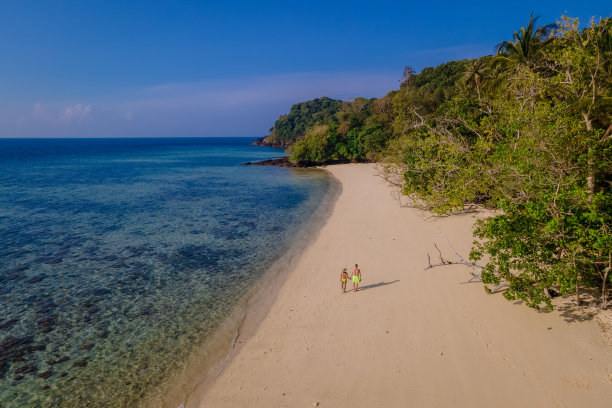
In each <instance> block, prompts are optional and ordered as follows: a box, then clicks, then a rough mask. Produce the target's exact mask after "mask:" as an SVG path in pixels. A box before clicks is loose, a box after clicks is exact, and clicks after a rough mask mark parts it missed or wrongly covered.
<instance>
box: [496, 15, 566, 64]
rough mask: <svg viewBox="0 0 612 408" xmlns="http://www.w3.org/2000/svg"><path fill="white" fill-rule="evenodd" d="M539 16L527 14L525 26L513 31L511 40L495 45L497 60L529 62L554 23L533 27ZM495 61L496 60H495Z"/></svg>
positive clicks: (553, 26)
mask: <svg viewBox="0 0 612 408" xmlns="http://www.w3.org/2000/svg"><path fill="white" fill-rule="evenodd" d="M538 19H539V17H534V16H533V13H531V15H530V16H529V23H528V24H527V27H521V29H520V30H519V31H518V32H516V31H515V32H514V34H513V36H512V41H502V42H500V43H499V44H497V46H496V47H495V51H496V53H497V58H496V59H497V60H498V61H499V60H512V61H513V62H516V63H519V64H527V65H529V64H531V63H532V62H533V60H534V59H535V57H536V56H537V55H538V53H539V52H540V51H541V50H542V48H543V47H544V46H545V45H546V44H547V43H548V40H549V39H550V34H551V32H552V30H553V29H554V28H555V27H556V24H546V25H543V26H540V27H538V28H535V24H536V22H537V21H538ZM496 62H497V61H496Z"/></svg>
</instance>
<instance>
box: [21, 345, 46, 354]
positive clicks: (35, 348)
mask: <svg viewBox="0 0 612 408" xmlns="http://www.w3.org/2000/svg"><path fill="white" fill-rule="evenodd" d="M46 348H47V346H46V345H45V344H39V345H37V346H26V347H25V350H26V351H27V352H28V353H33V352H35V351H41V350H44V349H46Z"/></svg>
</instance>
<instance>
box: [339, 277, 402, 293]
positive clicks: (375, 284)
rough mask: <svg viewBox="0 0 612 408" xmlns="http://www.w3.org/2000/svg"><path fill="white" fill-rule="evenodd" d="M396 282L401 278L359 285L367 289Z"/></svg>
mask: <svg viewBox="0 0 612 408" xmlns="http://www.w3.org/2000/svg"><path fill="white" fill-rule="evenodd" d="M395 282H399V279H396V280H394V281H391V282H378V283H373V284H371V285H367V286H359V290H366V289H372V288H377V287H379V286H386V285H391V284H392V283H395ZM347 290H348V287H347Z"/></svg>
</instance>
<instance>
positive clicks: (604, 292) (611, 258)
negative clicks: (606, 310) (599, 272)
mask: <svg viewBox="0 0 612 408" xmlns="http://www.w3.org/2000/svg"><path fill="white" fill-rule="evenodd" d="M610 269H612V251H610V250H608V267H607V268H606V269H604V272H605V273H604V278H603V284H602V285H601V305H602V306H603V307H606V306H607V301H608V287H607V284H608V275H609V274H610Z"/></svg>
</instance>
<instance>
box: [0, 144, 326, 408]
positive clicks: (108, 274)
mask: <svg viewBox="0 0 612 408" xmlns="http://www.w3.org/2000/svg"><path fill="white" fill-rule="evenodd" d="M253 140H254V139H248V138H163V139H0V306H1V307H0V407H3V408H4V407H85V406H87V407H110V406H112V407H131V406H137V405H138V404H139V403H142V401H143V398H146V397H147V396H148V395H151V393H154V392H155V390H159V389H160V387H162V386H163V384H164V383H166V382H168V381H171V380H172V378H174V377H175V376H176V375H177V373H179V372H181V370H184V369H185V367H186V365H188V364H189V360H190V359H192V358H193V354H194V352H196V351H197V350H200V351H199V352H201V347H202V345H203V344H206V342H207V341H208V340H209V339H210V338H212V336H213V335H214V334H215V331H216V330H218V329H219V327H220V324H221V323H222V322H224V321H225V320H226V319H227V318H228V316H230V315H232V313H235V310H236V308H237V307H238V306H239V305H243V304H244V303H241V302H243V301H244V298H245V297H246V296H248V295H249V293H251V292H250V291H251V290H252V288H253V287H255V286H256V285H257V284H258V282H260V281H261V280H262V279H263V278H264V277H265V276H266V271H268V270H269V269H270V268H271V266H272V265H273V264H274V262H275V261H277V260H278V259H279V258H280V257H282V256H283V254H286V253H287V251H288V250H289V249H290V248H291V247H292V245H295V241H296V240H297V239H303V238H298V237H300V231H303V229H304V228H306V226H307V225H308V223H309V222H310V220H311V219H312V217H313V214H315V212H316V210H317V208H318V207H319V206H320V204H321V203H322V202H323V201H324V197H325V196H326V195H327V194H328V193H329V192H330V189H331V188H332V183H331V180H330V178H329V177H328V176H327V175H326V173H325V172H322V171H320V170H314V169H311V170H299V169H287V168H277V167H269V166H241V165H240V164H241V163H243V162H246V161H257V160H263V159H268V158H272V157H277V156H279V155H281V154H282V151H280V150H277V149H272V148H264V147H254V146H250V142H251V141H253Z"/></svg>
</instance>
